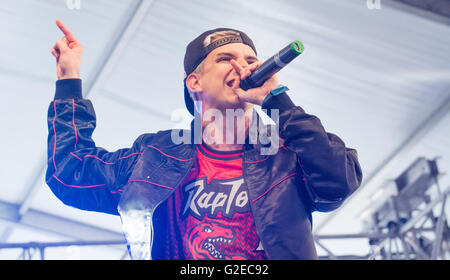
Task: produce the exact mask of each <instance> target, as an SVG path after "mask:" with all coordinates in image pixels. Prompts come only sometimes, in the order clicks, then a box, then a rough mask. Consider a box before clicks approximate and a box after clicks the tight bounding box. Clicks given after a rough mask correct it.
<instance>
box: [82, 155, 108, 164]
mask: <svg viewBox="0 0 450 280" xmlns="http://www.w3.org/2000/svg"><path fill="white" fill-rule="evenodd" d="M84 157H92V158H95V159H98V160H99V161H101V162H103V163H104V164H114V163H115V162H106V161H104V160H102V159H101V158H98V157H97V156H94V155H85V156H84Z"/></svg>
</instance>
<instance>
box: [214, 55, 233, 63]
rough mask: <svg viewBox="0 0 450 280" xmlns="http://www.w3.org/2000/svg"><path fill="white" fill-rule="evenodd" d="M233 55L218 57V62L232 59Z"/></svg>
mask: <svg viewBox="0 0 450 280" xmlns="http://www.w3.org/2000/svg"><path fill="white" fill-rule="evenodd" d="M230 60H231V57H227V56H223V57H219V58H218V59H217V62H221V61H230Z"/></svg>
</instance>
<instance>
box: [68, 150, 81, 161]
mask: <svg viewBox="0 0 450 280" xmlns="http://www.w3.org/2000/svg"><path fill="white" fill-rule="evenodd" d="M70 154H71V155H72V156H74V157H76V158H77V159H79V160H81V161H83V160H82V159H81V158H79V157H78V156H77V155H76V154H74V153H72V152H70Z"/></svg>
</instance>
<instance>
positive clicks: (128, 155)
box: [118, 153, 142, 160]
mask: <svg viewBox="0 0 450 280" xmlns="http://www.w3.org/2000/svg"><path fill="white" fill-rule="evenodd" d="M140 154H142V153H132V154H129V155H128V156H125V157H121V158H119V159H118V160H120V159H124V158H129V157H131V156H134V155H140Z"/></svg>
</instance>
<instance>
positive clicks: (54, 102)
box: [53, 100, 58, 171]
mask: <svg viewBox="0 0 450 280" xmlns="http://www.w3.org/2000/svg"><path fill="white" fill-rule="evenodd" d="M53 110H54V111H55V116H54V117H53V134H54V136H53V138H54V139H55V140H54V141H53V165H54V166H55V171H56V170H58V169H57V168H56V162H55V151H56V129H55V121H56V100H55V101H53Z"/></svg>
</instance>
